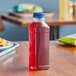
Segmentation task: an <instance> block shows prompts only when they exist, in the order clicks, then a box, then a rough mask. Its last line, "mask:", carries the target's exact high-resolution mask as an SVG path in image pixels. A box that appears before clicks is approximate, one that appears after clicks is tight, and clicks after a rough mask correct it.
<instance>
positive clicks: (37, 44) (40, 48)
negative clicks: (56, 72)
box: [29, 13, 50, 70]
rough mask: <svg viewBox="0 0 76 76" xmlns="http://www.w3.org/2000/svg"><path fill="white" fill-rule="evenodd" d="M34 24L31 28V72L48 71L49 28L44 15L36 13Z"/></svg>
mask: <svg viewBox="0 0 76 76" xmlns="http://www.w3.org/2000/svg"><path fill="white" fill-rule="evenodd" d="M33 17H34V22H33V23H32V24H31V25H30V26H29V70H43V69H48V68H49V67H50V66H49V31H50V28H49V26H48V25H47V24H46V23H45V21H44V19H45V14H44V13H34V14H33Z"/></svg>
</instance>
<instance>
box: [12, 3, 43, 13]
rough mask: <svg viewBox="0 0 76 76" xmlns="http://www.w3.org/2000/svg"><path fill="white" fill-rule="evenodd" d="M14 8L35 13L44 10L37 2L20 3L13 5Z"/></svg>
mask: <svg viewBox="0 0 76 76" xmlns="http://www.w3.org/2000/svg"><path fill="white" fill-rule="evenodd" d="M13 10H14V11H15V12H18V13H34V12H43V8H42V7H40V6H38V5H35V4H27V3H26V4H19V5H16V6H14V7H13Z"/></svg>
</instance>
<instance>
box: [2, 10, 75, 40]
mask: <svg viewBox="0 0 76 76" xmlns="http://www.w3.org/2000/svg"><path fill="white" fill-rule="evenodd" d="M53 13H55V14H54V16H53V17H46V18H45V21H46V23H47V24H48V25H49V26H50V35H51V38H50V39H52V40H55V39H57V38H58V36H59V26H62V25H73V24H74V25H76V18H75V19H69V18H67V19H60V18H59V13H58V12H57V11H54V12H53ZM2 19H4V20H6V21H9V22H11V23H14V24H17V25H19V26H21V27H28V26H29V25H30V24H31V23H32V22H33V18H32V17H26V18H23V17H18V16H14V15H9V14H8V13H2Z"/></svg>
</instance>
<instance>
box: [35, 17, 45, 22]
mask: <svg viewBox="0 0 76 76" xmlns="http://www.w3.org/2000/svg"><path fill="white" fill-rule="evenodd" d="M44 19H45V18H34V22H44Z"/></svg>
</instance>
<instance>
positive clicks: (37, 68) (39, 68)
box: [29, 65, 50, 71]
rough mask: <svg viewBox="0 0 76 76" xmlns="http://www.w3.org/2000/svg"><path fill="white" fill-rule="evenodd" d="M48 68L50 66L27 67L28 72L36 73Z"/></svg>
mask: <svg viewBox="0 0 76 76" xmlns="http://www.w3.org/2000/svg"><path fill="white" fill-rule="evenodd" d="M49 68H50V65H47V66H39V67H29V70H30V71H36V70H48V69H49Z"/></svg>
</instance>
